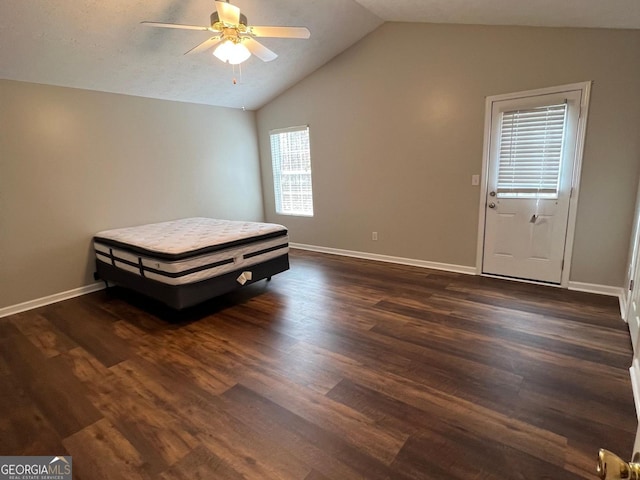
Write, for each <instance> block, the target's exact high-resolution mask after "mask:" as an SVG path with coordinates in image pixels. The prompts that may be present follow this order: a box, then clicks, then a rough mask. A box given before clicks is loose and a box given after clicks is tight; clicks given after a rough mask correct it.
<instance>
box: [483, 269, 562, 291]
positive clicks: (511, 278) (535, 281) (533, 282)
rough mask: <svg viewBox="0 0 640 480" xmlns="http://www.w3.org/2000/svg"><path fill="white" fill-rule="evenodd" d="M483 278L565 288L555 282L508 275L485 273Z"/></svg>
mask: <svg viewBox="0 0 640 480" xmlns="http://www.w3.org/2000/svg"><path fill="white" fill-rule="evenodd" d="M480 276H481V277H489V278H497V279H498V280H510V281H512V282H520V283H530V284H532V285H543V286H545V287H556V288H563V287H562V285H561V284H559V283H554V282H543V281H541V280H529V279H526V278H519V277H509V276H507V275H496V274H493V273H484V272H482V273H481V274H480Z"/></svg>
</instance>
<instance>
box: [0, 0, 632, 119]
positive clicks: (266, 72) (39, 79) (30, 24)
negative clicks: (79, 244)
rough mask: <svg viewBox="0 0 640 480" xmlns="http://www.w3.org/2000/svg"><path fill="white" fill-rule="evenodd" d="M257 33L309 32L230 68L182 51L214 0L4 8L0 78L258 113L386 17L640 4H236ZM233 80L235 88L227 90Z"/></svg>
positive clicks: (517, 15) (627, 13) (487, 15)
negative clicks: (260, 29)
mask: <svg viewBox="0 0 640 480" xmlns="http://www.w3.org/2000/svg"><path fill="white" fill-rule="evenodd" d="M232 3H234V4H235V5H237V6H238V7H240V9H241V10H242V13H243V14H245V15H246V16H247V18H248V21H249V24H253V25H292V26H306V27H308V28H309V30H310V31H311V38H310V39H309V40H285V39H277V38H268V39H261V42H262V43H264V44H265V45H266V46H267V47H268V48H270V49H271V50H273V51H275V52H276V53H277V54H278V55H279V56H278V58H277V59H276V60H274V61H272V62H269V63H263V62H262V61H260V60H259V59H257V58H255V57H251V58H250V59H249V60H248V61H246V62H245V63H243V64H242V66H241V68H237V67H236V69H235V71H234V69H233V67H231V66H230V65H228V64H223V63H222V62H220V61H219V60H217V59H216V58H214V57H213V56H212V55H211V54H210V52H207V53H202V54H196V55H188V56H185V55H183V54H184V53H185V52H186V51H188V50H190V49H191V48H192V47H194V46H195V45H197V44H199V43H200V42H202V41H203V40H206V39H207V38H208V36H210V34H209V35H208V33H207V32H200V31H189V30H173V29H154V28H149V27H145V26H143V25H140V22H141V21H143V20H151V21H158V22H170V23H184V24H191V25H208V22H209V15H210V14H211V12H212V11H214V9H215V7H214V4H213V1H212V0H154V1H149V0H109V1H98V0H74V1H72V0H47V1H42V0H2V1H1V2H0V78H2V79H11V80H20V81H26V82H35V83H45V84H50V85H60V86H68V87H76V88H84V89H89V90H99V91H105V92H114V93H123V94H128V95H137V96H143V97H152V98H162V99H168V100H177V101H184V102H194V103H202V104H209V105H220V106H227V107H235V108H242V107H245V108H247V109H256V108H259V107H260V106H262V105H264V104H265V103H266V102H268V101H269V100H271V99H272V98H274V97H275V96H277V95H278V94H279V93H281V92H283V91H284V90H286V89H287V88H289V87H290V86H292V85H293V84H295V83H296V82H298V81H299V80H301V79H302V78H304V77H305V76H307V75H309V74H310V73H311V72H313V71H314V70H316V69H317V68H319V67H320V66H322V65H323V64H325V63H326V62H327V61H329V60H330V59H331V58H333V57H335V56H336V55H338V54H339V53H340V52H342V51H344V50H345V49H347V48H348V47H349V46H351V45H352V44H354V43H355V42H357V41H358V40H360V39H361V38H362V37H364V36H365V35H367V34H368V33H369V32H371V31H372V30H374V29H376V28H377V27H378V26H380V25H381V24H382V23H383V22H384V21H401V22H434V23H471V24H497V25H538V26H570V27H605V28H640V2H639V1H638V0H609V1H602V0H563V1H557V0H527V1H524V0H517V1H514V0H483V1H481V2H479V1H478V0H357V1H356V0H305V1H301V0H233V1H232ZM234 79H235V83H234Z"/></svg>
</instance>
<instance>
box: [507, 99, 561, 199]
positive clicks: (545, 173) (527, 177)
mask: <svg viewBox="0 0 640 480" xmlns="http://www.w3.org/2000/svg"><path fill="white" fill-rule="evenodd" d="M566 123H567V104H566V103H561V104H558V105H546V106H542V107H537V108H530V109H524V110H512V111H505V112H503V113H502V121H501V126H500V133H499V135H500V139H499V141H500V148H499V159H498V160H499V165H498V179H497V189H496V193H497V195H498V197H503V198H518V197H525V198H558V190H559V187H560V177H561V173H562V172H561V168H562V155H563V149H564V139H565V128H566Z"/></svg>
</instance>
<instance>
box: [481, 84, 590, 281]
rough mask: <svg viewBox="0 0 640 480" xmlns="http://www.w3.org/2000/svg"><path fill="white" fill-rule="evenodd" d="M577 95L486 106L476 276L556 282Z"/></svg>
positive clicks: (564, 230) (571, 175)
mask: <svg viewBox="0 0 640 480" xmlns="http://www.w3.org/2000/svg"><path fill="white" fill-rule="evenodd" d="M582 93H583V92H582V90H571V91H564V92H561V93H553V94H544V95H535V96H528V97H523V98H515V99H508V100H500V101H494V102H493V103H492V105H491V127H490V128H491V131H490V144H489V151H488V152H489V153H488V155H489V158H488V171H487V177H486V178H487V184H486V203H485V215H484V218H485V225H484V247H483V257H482V273H485V274H491V275H499V276H505V277H513V278H519V279H526V280H535V281H541V282H549V283H557V284H559V283H561V279H562V270H563V267H564V257H565V242H566V238H567V222H568V219H569V206H570V198H571V194H572V183H573V178H574V171H573V170H574V160H575V158H576V146H577V140H578V132H579V129H578V123H579V118H580V106H581V102H582Z"/></svg>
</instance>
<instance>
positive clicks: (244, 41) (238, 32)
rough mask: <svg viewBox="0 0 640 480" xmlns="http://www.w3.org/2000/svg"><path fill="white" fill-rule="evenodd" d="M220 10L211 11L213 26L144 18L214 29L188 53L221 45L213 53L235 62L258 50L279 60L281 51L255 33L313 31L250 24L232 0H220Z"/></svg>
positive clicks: (258, 53) (153, 24) (290, 35)
mask: <svg viewBox="0 0 640 480" xmlns="http://www.w3.org/2000/svg"><path fill="white" fill-rule="evenodd" d="M215 5H216V11H215V12H213V13H212V14H211V17H210V18H211V26H209V27H201V26H198V25H182V24H178V23H161V22H141V23H142V24H144V25H148V26H150V27H162V28H178V29H183V30H200V31H203V32H205V31H208V32H213V33H214V34H215V35H214V36H213V37H211V38H209V39H208V40H205V41H204V42H202V43H201V44H199V45H196V46H195V47H194V48H192V49H191V50H189V51H188V52H186V53H185V55H190V54H192V53H201V52H205V51H207V50H209V49H210V48H212V47H214V46H215V45H218V44H219V45H218V47H217V48H216V49H215V51H214V52H213V54H214V55H215V56H216V57H217V58H219V59H220V60H222V61H223V62H229V63H230V64H232V65H237V64H239V63H242V62H244V61H245V60H247V59H248V58H249V57H250V56H251V54H254V55H255V56H256V57H258V58H259V59H260V60H262V61H263V62H270V61H271V60H275V59H276V58H277V56H278V55H276V53H275V52H273V51H271V50H269V49H268V48H267V47H265V46H264V45H262V44H261V43H260V42H258V41H257V40H255V39H254V37H272V38H309V37H310V36H311V33H310V32H309V29H308V28H306V27H256V26H249V25H248V22H247V17H246V16H244V15H243V14H241V13H240V9H239V8H238V7H236V6H235V5H231V4H230V3H229V0H226V1H221V0H216V2H215Z"/></svg>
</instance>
